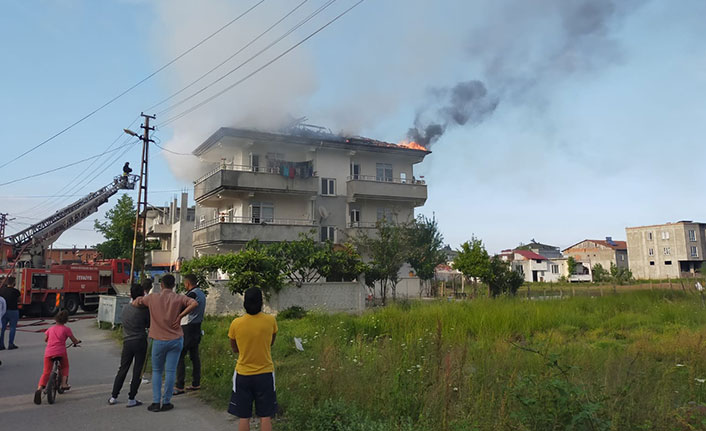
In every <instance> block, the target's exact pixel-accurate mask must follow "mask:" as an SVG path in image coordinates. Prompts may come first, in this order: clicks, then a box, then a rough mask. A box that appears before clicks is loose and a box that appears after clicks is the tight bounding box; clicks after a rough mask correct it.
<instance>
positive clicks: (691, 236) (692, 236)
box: [689, 230, 696, 242]
mask: <svg viewBox="0 0 706 431" xmlns="http://www.w3.org/2000/svg"><path fill="white" fill-rule="evenodd" d="M689 241H691V242H696V231H695V230H689Z"/></svg>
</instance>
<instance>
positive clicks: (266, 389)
mask: <svg viewBox="0 0 706 431" xmlns="http://www.w3.org/2000/svg"><path fill="white" fill-rule="evenodd" d="M233 389H234V390H233V391H232V393H231V395H230V404H229V405H228V413H230V414H232V415H234V416H238V417H239V418H249V417H251V416H252V403H253V401H254V402H255V414H257V415H258V416H259V417H261V418H268V417H272V416H274V415H275V413H276V412H277V395H276V393H275V374H274V373H264V374H255V375H252V376H243V375H240V374H236V375H235V383H234V385H233Z"/></svg>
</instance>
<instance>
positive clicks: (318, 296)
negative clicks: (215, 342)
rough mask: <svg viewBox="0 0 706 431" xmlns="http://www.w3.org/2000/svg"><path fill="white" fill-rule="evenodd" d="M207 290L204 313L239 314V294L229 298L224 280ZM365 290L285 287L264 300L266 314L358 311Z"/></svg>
mask: <svg viewBox="0 0 706 431" xmlns="http://www.w3.org/2000/svg"><path fill="white" fill-rule="evenodd" d="M215 283H216V285H215V286H213V287H211V288H210V289H209V290H208V297H207V298H206V314H209V315H224V314H236V313H238V314H242V313H243V312H244V310H243V297H242V295H232V294H231V293H230V291H229V290H228V288H227V287H226V282H225V281H217V282H215ZM366 295H367V291H366V288H365V286H363V285H361V284H360V283H305V284H304V285H303V286H302V287H293V286H287V287H285V288H284V289H282V290H281V291H280V292H279V293H277V294H273V295H272V297H271V298H270V300H269V301H266V304H265V307H264V308H265V311H266V312H268V313H274V314H276V313H277V312H279V311H281V310H284V309H286V308H289V307H291V306H295V305H296V306H299V307H302V308H303V309H305V310H321V311H325V312H331V313H333V312H361V311H363V310H364V309H365V297H366Z"/></svg>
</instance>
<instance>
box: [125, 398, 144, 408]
mask: <svg viewBox="0 0 706 431" xmlns="http://www.w3.org/2000/svg"><path fill="white" fill-rule="evenodd" d="M141 405H142V401H140V400H127V407H137V406H141Z"/></svg>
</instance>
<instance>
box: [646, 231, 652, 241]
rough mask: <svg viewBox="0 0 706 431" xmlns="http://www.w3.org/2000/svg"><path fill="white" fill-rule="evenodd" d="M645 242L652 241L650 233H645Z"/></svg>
mask: <svg viewBox="0 0 706 431" xmlns="http://www.w3.org/2000/svg"><path fill="white" fill-rule="evenodd" d="M647 241H652V232H647Z"/></svg>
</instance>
